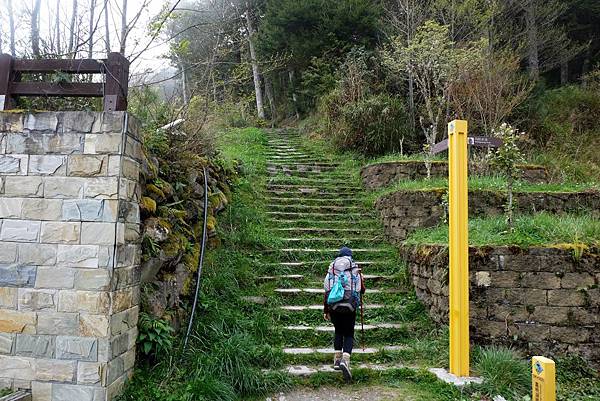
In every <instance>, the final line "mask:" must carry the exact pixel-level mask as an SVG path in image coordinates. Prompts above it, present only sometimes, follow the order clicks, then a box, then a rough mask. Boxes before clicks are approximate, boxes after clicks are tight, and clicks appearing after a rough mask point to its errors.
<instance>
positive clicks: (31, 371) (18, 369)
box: [0, 355, 35, 381]
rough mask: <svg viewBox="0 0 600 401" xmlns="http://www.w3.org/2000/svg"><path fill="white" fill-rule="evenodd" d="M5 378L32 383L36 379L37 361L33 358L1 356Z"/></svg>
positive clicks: (0, 372) (2, 373)
mask: <svg viewBox="0 0 600 401" xmlns="http://www.w3.org/2000/svg"><path fill="white" fill-rule="evenodd" d="M0 366H2V370H0V375H1V376H2V377H3V378H9V379H19V380H26V381H30V380H33V379H34V378H35V361H34V360H33V359H31V358H23V357H18V356H6V355H0Z"/></svg>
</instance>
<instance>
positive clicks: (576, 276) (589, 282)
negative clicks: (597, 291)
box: [560, 273, 596, 288]
mask: <svg viewBox="0 0 600 401" xmlns="http://www.w3.org/2000/svg"><path fill="white" fill-rule="evenodd" d="M595 284H596V280H595V279H594V276H593V275H592V274H590V273H565V274H564V276H563V277H562V278H561V280H560V286H561V287H562V288H589V287H592V286H594V285H595Z"/></svg>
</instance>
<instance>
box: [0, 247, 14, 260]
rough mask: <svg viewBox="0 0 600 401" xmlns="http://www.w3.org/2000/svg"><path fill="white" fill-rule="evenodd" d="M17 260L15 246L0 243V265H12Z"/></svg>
mask: <svg viewBox="0 0 600 401" xmlns="http://www.w3.org/2000/svg"><path fill="white" fill-rule="evenodd" d="M16 260H17V244H16V243H13V242H0V263H14V262H15V261H16Z"/></svg>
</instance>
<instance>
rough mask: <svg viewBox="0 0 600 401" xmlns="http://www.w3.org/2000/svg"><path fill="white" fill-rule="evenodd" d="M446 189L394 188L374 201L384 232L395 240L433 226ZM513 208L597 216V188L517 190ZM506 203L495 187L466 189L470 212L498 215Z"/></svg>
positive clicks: (441, 213)
mask: <svg viewBox="0 0 600 401" xmlns="http://www.w3.org/2000/svg"><path fill="white" fill-rule="evenodd" d="M444 194H445V190H424V191H412V190H410V191H408V190H407V191H396V192H392V193H390V194H387V195H384V196H382V197H381V198H379V199H378V200H377V201H376V202H375V208H376V209H377V210H378V211H379V213H380V215H381V218H382V221H383V225H384V228H385V233H386V234H387V236H388V237H389V238H390V239H391V240H393V241H394V242H397V243H400V242H402V241H404V240H405V239H406V238H407V237H408V235H409V234H410V233H412V232H413V231H415V230H416V229H418V228H426V227H433V226H436V225H438V224H440V223H441V222H442V220H443V219H444V216H445V213H446V212H445V206H444V205H443V199H444ZM514 199H515V209H516V210H517V211H518V212H520V213H539V212H549V213H555V214H556V213H558V214H560V213H577V212H581V211H585V212H586V213H590V214H591V215H592V216H593V217H596V218H600V192H598V191H595V190H589V191H584V192H560V193H556V192H516V193H515V194H514ZM506 203H507V201H506V194H505V193H503V192H498V191H469V216H470V217H479V216H500V215H502V214H503V213H504V205H505V204H506Z"/></svg>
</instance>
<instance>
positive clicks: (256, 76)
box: [246, 1, 265, 119]
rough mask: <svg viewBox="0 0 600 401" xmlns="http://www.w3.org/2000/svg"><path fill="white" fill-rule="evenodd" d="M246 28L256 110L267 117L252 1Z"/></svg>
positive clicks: (261, 115)
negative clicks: (257, 54)
mask: <svg viewBox="0 0 600 401" xmlns="http://www.w3.org/2000/svg"><path fill="white" fill-rule="evenodd" d="M246 28H247V30H248V47H249V48H250V63H251V64H252V78H253V80H254V93H255V96H256V110H257V112H258V118H262V119H264V118H265V108H264V106H263V96H262V89H261V85H260V69H259V66H258V60H257V59H256V50H255V49H254V42H253V40H254V27H253V26H252V15H251V9H250V2H248V1H246Z"/></svg>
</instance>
